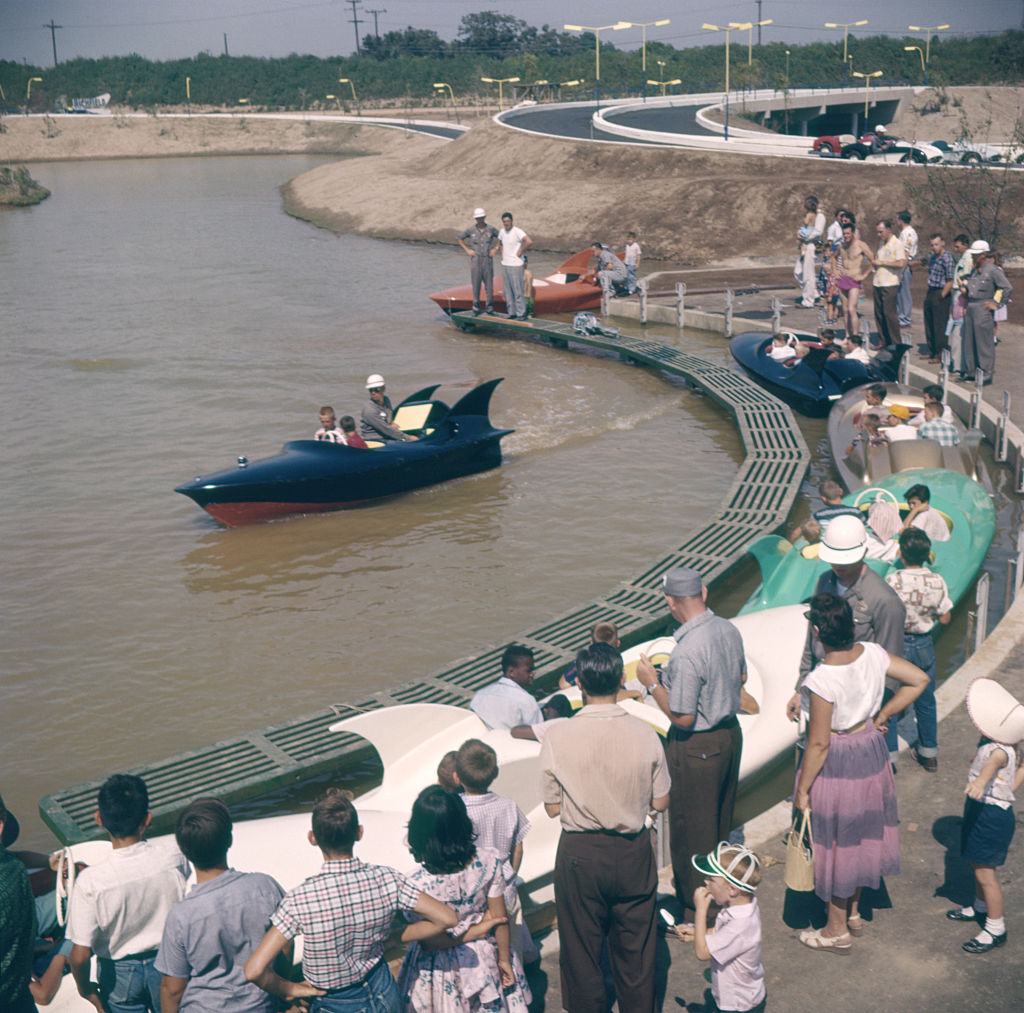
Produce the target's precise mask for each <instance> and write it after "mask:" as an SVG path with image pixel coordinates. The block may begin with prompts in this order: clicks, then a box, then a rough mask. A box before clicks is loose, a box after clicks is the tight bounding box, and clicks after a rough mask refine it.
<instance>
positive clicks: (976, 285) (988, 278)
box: [963, 239, 1013, 384]
mask: <svg viewBox="0 0 1024 1013" xmlns="http://www.w3.org/2000/svg"><path fill="white" fill-rule="evenodd" d="M970 252H971V256H972V257H973V258H974V271H973V272H972V273H971V274H970V276H969V277H968V279H967V284H966V285H965V286H964V289H963V291H964V293H965V294H966V296H967V312H966V313H965V314H964V338H963V351H964V373H965V375H966V377H967V378H968V379H973V378H974V375H975V371H976V370H978V369H980V370H981V371H982V373H983V374H984V383H985V384H990V383H991V382H992V375H993V374H994V373H995V370H996V324H995V317H994V314H995V311H996V310H997V309H999V307H1000V306H1001V305H1002V304H1003V302H1004V301H1005V300H1006V297H1007V296H1008V295H1009V294H1010V293H1011V292H1012V291H1013V286H1012V285H1011V284H1010V283H1009V281H1007V279H1006V275H1005V274H1003V269H1002V268H1001V267H999V266H998V265H997V264H996V262H995V261H994V260H993V259H992V252H991V250H990V249H989V246H988V243H986V242H985V240H984V239H978V240H975V242H973V243H972V244H971V250H970Z"/></svg>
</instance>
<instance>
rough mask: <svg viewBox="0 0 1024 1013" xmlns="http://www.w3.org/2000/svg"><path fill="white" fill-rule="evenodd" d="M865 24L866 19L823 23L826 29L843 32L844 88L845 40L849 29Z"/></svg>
mask: <svg viewBox="0 0 1024 1013" xmlns="http://www.w3.org/2000/svg"><path fill="white" fill-rule="evenodd" d="M866 24H867V19H864V20H863V21H847V22H846V23H845V24H844V23H843V22H836V21H826V22H825V27H826V28H841V29H842V30H843V85H844V86H845V85H846V40H847V37H848V36H849V34H850V29H851V28H861V27H862V26H864V25H866Z"/></svg>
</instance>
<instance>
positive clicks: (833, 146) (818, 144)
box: [811, 130, 896, 158]
mask: <svg viewBox="0 0 1024 1013" xmlns="http://www.w3.org/2000/svg"><path fill="white" fill-rule="evenodd" d="M874 139H875V132H874V131H873V130H869V131H868V132H867V133H866V134H861V135H860V143H861V144H867V145H869V146H870V145H871V143H872V141H874ZM888 139H889V140H891V141H892V142H894V143H895V140H896V138H895V137H891V138H888ZM856 143H857V138H856V137H854V136H853V134H822V136H821V137H818V138H815V141H814V145H813V146H812V148H811V150H812V151H813V152H814V153H815V154H817V155H821V156H822V157H823V158H839V157H840V155H841V154H842V150H843V148H846V147H849V145H851V144H856Z"/></svg>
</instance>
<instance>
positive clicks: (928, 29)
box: [907, 25, 949, 63]
mask: <svg viewBox="0 0 1024 1013" xmlns="http://www.w3.org/2000/svg"><path fill="white" fill-rule="evenodd" d="M907 28H909V29H910V30H911V31H912V32H925V33H926V34H925V43H924V62H925V63H930V62H931V58H932V32H944V31H945V30H946V29H947V28H949V25H930V26H929V25H925V26H924V27H923V28H922V27H921V26H920V25H907Z"/></svg>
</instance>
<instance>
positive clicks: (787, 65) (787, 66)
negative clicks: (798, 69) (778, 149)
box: [783, 49, 789, 134]
mask: <svg viewBox="0 0 1024 1013" xmlns="http://www.w3.org/2000/svg"><path fill="white" fill-rule="evenodd" d="M783 133H786V134H788V133H789V50H788V49H787V50H786V128H785V130H784V131H783Z"/></svg>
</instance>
